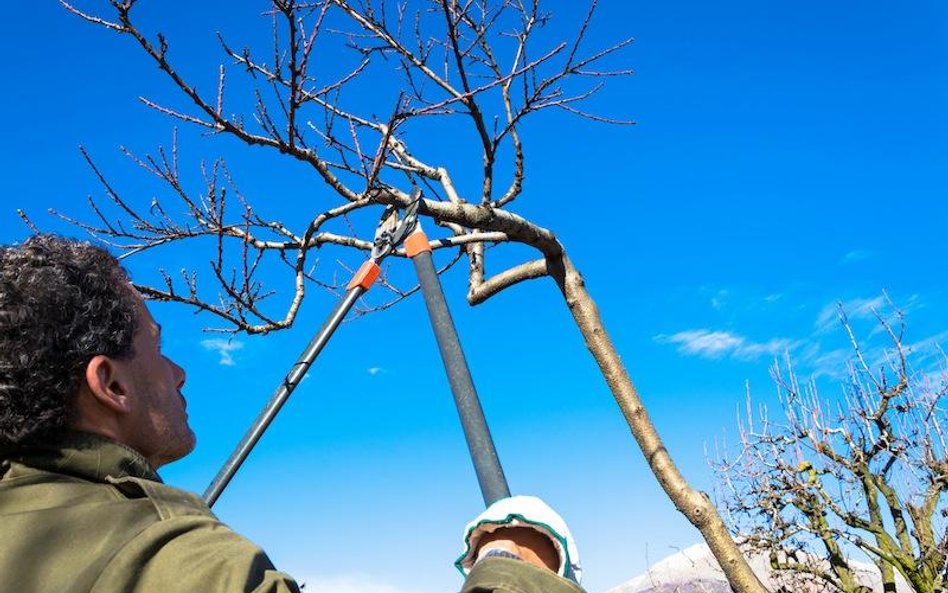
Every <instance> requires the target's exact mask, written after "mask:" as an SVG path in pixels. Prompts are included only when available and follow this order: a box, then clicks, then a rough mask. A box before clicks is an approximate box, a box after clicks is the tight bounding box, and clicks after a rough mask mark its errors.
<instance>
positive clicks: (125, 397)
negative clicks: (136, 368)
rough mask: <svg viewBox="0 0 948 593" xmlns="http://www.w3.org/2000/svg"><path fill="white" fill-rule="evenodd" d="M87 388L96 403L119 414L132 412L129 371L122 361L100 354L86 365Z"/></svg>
mask: <svg viewBox="0 0 948 593" xmlns="http://www.w3.org/2000/svg"><path fill="white" fill-rule="evenodd" d="M86 386H87V387H88V389H89V395H91V396H92V397H93V398H94V399H95V401H96V402H97V403H98V404H99V405H102V406H105V407H106V408H108V409H110V410H112V411H113V412H116V413H118V414H127V413H128V412H130V411H131V399H130V398H129V389H128V370H127V369H126V368H125V365H123V364H122V363H121V362H120V361H117V360H115V359H113V358H110V357H108V356H105V355H104V354H99V355H97V356H94V357H93V358H92V360H90V361H89V364H87V365H86Z"/></svg>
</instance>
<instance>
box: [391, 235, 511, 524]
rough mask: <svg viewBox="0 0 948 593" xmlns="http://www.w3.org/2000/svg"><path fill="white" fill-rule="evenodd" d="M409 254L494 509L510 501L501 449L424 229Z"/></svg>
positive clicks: (410, 241)
mask: <svg viewBox="0 0 948 593" xmlns="http://www.w3.org/2000/svg"><path fill="white" fill-rule="evenodd" d="M405 251H406V252H407V254H408V256H409V257H410V258H411V260H412V263H413V264H414V265H415V271H416V272H417V274H418V283H419V284H420V285H421V291H422V293H423V294H424V297H425V305H426V306H427V308H428V315H429V317H430V318H431V326H432V328H433V329H434V333H435V338H436V339H437V341H438V350H439V351H440V352H441V360H442V361H443V362H444V368H445V370H446V371H447V374H448V383H450V385H451V393H452V394H453V395H454V403H455V405H456V406H457V409H458V415H459V416H460V418H461V426H462V427H463V429H464V437H465V439H466V440H467V446H468V450H469V451H470V453H471V461H473V462H474V472H475V473H476V474H477V482H478V484H479V485H480V488H481V495H482V496H483V497H484V504H485V505H487V506H490V505H491V504H492V503H494V502H496V501H498V500H500V499H501V498H507V497H509V496H510V488H509V487H508V486H507V478H506V477H505V476H504V470H503V468H502V467H501V465H500V459H499V458H498V456H497V449H496V448H495V447H494V441H493V439H492V438H491V435H490V429H489V428H488V426H487V420H486V419H485V418H484V410H483V409H482V408H481V402H480V400H479V399H478V397H477V390H476V389H475V388H474V381H473V379H472V378H471V370H470V368H469V367H468V365H467V359H466V358H465V356H464V351H463V350H462V349H461V342H460V340H459V338H458V333H457V329H456V328H455V326H454V320H453V319H452V318H451V312H450V311H449V310H448V304H447V301H446V300H445V298H444V290H443V289H442V287H441V280H440V279H439V278H438V272H437V270H435V267H434V262H433V260H432V257H431V247H430V245H429V243H428V238H427V237H426V236H425V233H424V231H422V230H421V226H420V225H417V226H416V228H415V230H414V231H413V232H412V234H411V235H409V236H408V238H406V239H405Z"/></svg>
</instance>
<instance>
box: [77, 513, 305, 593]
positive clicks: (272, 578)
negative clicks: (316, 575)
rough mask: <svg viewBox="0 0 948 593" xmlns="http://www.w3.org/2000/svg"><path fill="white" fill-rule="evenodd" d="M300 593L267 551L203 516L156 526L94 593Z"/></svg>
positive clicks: (122, 555)
mask: <svg viewBox="0 0 948 593" xmlns="http://www.w3.org/2000/svg"><path fill="white" fill-rule="evenodd" d="M114 591H122V592H123V593H153V592H158V591H160V592H161V593H191V592H198V591H200V592H201V593H299V588H298V587H297V585H296V583H295V582H294V581H293V579H292V578H291V577H289V576H288V575H285V574H283V573H281V572H279V571H277V570H276V569H274V568H273V565H272V564H271V563H270V560H269V559H268V558H267V556H266V555H265V554H264V553H263V551H262V550H261V549H260V548H258V547H257V546H255V545H254V544H252V543H251V542H250V541H249V540H247V539H245V538H243V537H241V536H240V535H238V534H236V533H234V532H233V531H231V530H230V529H228V528H227V527H225V526H224V525H222V524H220V523H217V522H214V521H208V520H207V519H206V518H204V517H200V516H194V517H179V518H173V519H167V520H164V521H160V522H158V523H154V524H152V525H151V526H149V527H148V528H147V529H145V530H144V531H142V532H141V533H139V534H138V535H137V536H135V537H134V538H133V539H132V540H130V541H128V542H127V543H126V544H125V545H124V546H123V547H122V549H121V550H120V551H119V552H118V553H117V554H116V555H115V556H114V557H113V558H112V560H111V561H110V562H109V563H108V565H107V566H106V567H105V569H104V570H103V571H102V573H101V575H100V576H99V578H98V579H97V581H96V584H95V586H94V587H93V588H92V590H91V592H90V593H106V592H109V593H111V592H114Z"/></svg>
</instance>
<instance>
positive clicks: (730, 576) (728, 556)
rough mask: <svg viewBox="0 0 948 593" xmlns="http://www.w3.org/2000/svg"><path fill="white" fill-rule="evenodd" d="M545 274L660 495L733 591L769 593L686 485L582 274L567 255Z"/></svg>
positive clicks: (703, 498) (713, 512) (550, 263)
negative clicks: (694, 533)
mask: <svg viewBox="0 0 948 593" xmlns="http://www.w3.org/2000/svg"><path fill="white" fill-rule="evenodd" d="M547 269H548V270H549V272H550V275H551V276H552V277H553V280H554V281H555V282H556V284H557V286H558V287H559V289H560V292H562V293H563V297H564V298H565V300H566V305H567V307H568V308H569V310H570V313H571V314H572V315H573V319H574V321H575V322H576V327H578V328H579V331H580V333H581V334H582V336H583V340H584V341H585V342H586V347H587V348H588V349H589V352H590V353H591V354H592V356H593V358H594V359H595V361H596V364H598V365H599V370H600V372H601V373H602V376H603V378H604V379H605V380H606V384H607V385H608V386H609V390H610V391H611V392H612V395H613V397H615V400H616V403H617V404H618V405H619V409H620V410H622V415H623V416H624V417H625V419H626V422H627V423H628V425H629V429H630V430H631V431H632V436H633V437H634V438H635V440H636V442H637V443H638V445H639V449H640V450H641V451H642V454H643V455H644V456H645V459H646V461H647V462H648V464H649V467H650V468H651V470H652V473H653V474H654V475H655V478H656V479H657V480H658V483H659V484H661V486H662V489H663V490H664V491H665V493H666V494H667V495H668V497H669V498H670V499H671V501H672V503H674V505H675V508H676V509H677V510H678V511H679V512H680V513H682V514H683V515H685V517H687V518H688V521H690V522H691V524H692V525H694V526H695V527H696V528H697V529H698V531H699V532H701V535H702V536H703V537H704V540H705V542H707V544H708V547H709V548H710V550H711V553H712V554H713V555H714V558H715V559H716V560H717V561H718V563H719V564H720V565H721V569H722V570H723V571H724V575H725V576H726V577H727V580H728V582H729V583H730V585H731V587H733V589H734V590H735V591H737V592H739V593H768V591H767V589H766V588H765V587H764V585H763V584H762V583H761V582H760V580H759V579H758V578H757V575H755V574H754V572H753V571H752V570H751V568H750V566H749V565H748V564H747V560H746V559H745V558H744V555H743V554H742V553H741V551H740V549H739V548H738V546H737V543H735V541H734V540H733V539H732V538H731V535H730V533H729V532H728V529H727V526H726V525H725V524H724V521H723V520H722V519H721V516H720V514H719V513H718V511H717V509H716V508H715V507H714V505H713V504H711V501H710V500H709V498H708V496H707V495H706V494H704V493H703V492H700V491H698V490H695V489H694V488H692V487H691V486H690V485H689V484H688V482H687V481H686V480H685V478H684V476H682V474H681V472H680V471H679V470H678V467H677V466H676V465H675V462H674V461H673V460H672V458H671V455H670V454H669V453H668V450H667V449H666V448H665V445H664V444H663V443H662V439H661V437H660V436H659V434H658V431H657V430H656V428H655V425H654V424H652V421H651V419H650V418H649V415H648V411H647V410H646V409H645V406H644V405H642V401H641V399H640V398H639V394H638V391H637V390H636V389H635V385H633V384H632V379H631V378H630V377H629V373H628V371H627V370H626V368H625V366H624V365H623V364H622V360H621V358H620V357H619V353H618V352H617V351H616V349H615V346H614V345H613V344H612V340H611V339H610V338H609V334H608V333H607V332H606V328H605V326H604V325H603V323H602V318H601V317H600V315H599V310H598V308H597V307H596V303H595V301H593V299H592V296H590V294H589V292H588V291H587V290H586V284H585V282H584V281H583V278H582V276H581V275H580V273H579V270H577V269H576V267H575V266H574V265H573V263H572V262H571V261H570V260H569V258H568V257H566V255H565V254H561V255H559V256H555V257H548V259H547Z"/></svg>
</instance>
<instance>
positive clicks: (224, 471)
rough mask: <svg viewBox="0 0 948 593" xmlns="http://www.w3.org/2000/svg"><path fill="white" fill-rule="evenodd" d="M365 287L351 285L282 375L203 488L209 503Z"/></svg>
mask: <svg viewBox="0 0 948 593" xmlns="http://www.w3.org/2000/svg"><path fill="white" fill-rule="evenodd" d="M365 291H366V289H365V287H363V286H361V285H356V286H353V287H352V288H350V289H349V291H348V292H346V294H345V296H343V298H342V300H341V301H339V304H338V305H336V308H335V309H334V310H333V312H332V313H331V314H330V315H329V317H328V318H327V319H326V322H325V323H324V324H323V327H322V329H320V330H319V332H318V333H317V334H316V335H315V336H313V339H312V340H311V341H310V343H309V345H308V346H307V347H306V349H305V350H303V353H302V354H300V357H299V359H298V360H297V361H296V363H295V364H294V365H293V367H292V368H291V369H290V372H289V373H287V375H286V378H284V379H283V382H282V383H281V384H280V386H279V387H277V389H276V391H275V392H274V393H273V396H272V397H271V398H270V401H269V402H267V405H266V406H265V407H264V408H263V410H262V411H261V412H260V415H259V416H257V419H256V420H255V421H254V423H253V424H252V425H251V426H250V429H249V430H247V433H246V434H244V438H243V439H242V440H241V441H240V443H239V444H238V445H237V448H236V449H234V452H233V453H231V454H230V458H229V459H228V460H227V462H226V463H224V466H223V467H222V468H221V470H220V471H219V472H218V473H217V476H216V477H215V478H214V481H212V482H211V485H210V486H208V487H207V490H205V491H204V502H206V503H207V506H213V505H214V503H215V502H217V499H218V497H219V496H220V495H221V492H223V491H224V488H226V487H227V484H229V483H230V480H231V478H233V477H234V474H236V473H237V470H238V469H240V466H241V464H243V462H244V460H245V459H247V455H249V454H250V451H251V450H252V449H253V448H254V445H256V444H257V441H259V440H260V437H261V436H263V433H264V432H265V431H266V430H267V427H268V426H270V423H271V422H273V419H274V418H276V415H277V413H278V412H279V411H280V408H282V407H283V404H285V403H286V400H287V399H288V398H289V397H290V394H291V393H293V390H294V389H296V387H297V385H299V383H300V381H302V380H303V377H304V376H305V375H306V371H308V370H309V367H310V366H311V365H312V364H313V361H314V360H316V357H317V356H319V353H320V352H321V351H322V349H323V347H324V346H325V345H326V343H327V342H329V338H331V337H332V335H333V333H334V332H335V331H336V328H338V327H339V324H340V323H342V320H343V319H344V318H345V317H346V313H348V312H349V309H351V308H352V305H354V304H355V302H356V300H358V298H359V297H360V296H362V294H363V293H364V292H365Z"/></svg>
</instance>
